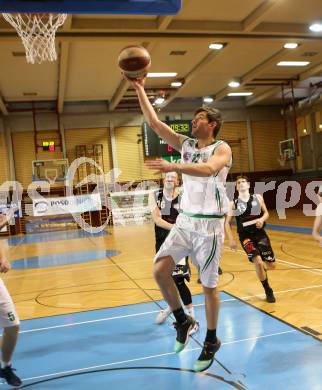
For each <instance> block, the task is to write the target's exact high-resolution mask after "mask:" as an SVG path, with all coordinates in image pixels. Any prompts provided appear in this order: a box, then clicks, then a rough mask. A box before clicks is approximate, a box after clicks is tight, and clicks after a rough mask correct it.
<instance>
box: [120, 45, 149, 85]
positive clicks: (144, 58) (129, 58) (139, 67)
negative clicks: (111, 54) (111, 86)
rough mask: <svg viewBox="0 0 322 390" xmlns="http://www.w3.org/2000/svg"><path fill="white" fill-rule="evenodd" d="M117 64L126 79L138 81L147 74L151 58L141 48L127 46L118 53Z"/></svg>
mask: <svg viewBox="0 0 322 390" xmlns="http://www.w3.org/2000/svg"><path fill="white" fill-rule="evenodd" d="M118 64H119V67H120V68H121V70H122V71H123V73H124V74H125V75H126V76H127V77H128V78H130V79H139V78H142V77H144V76H145V75H146V74H147V73H148V69H149V68H150V66H151V57H150V54H149V52H148V51H147V50H146V49H145V48H144V47H143V46H136V45H133V46H127V47H125V48H124V49H122V51H121V52H120V54H119V57H118Z"/></svg>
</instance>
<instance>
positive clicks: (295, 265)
mask: <svg viewBox="0 0 322 390" xmlns="http://www.w3.org/2000/svg"><path fill="white" fill-rule="evenodd" d="M224 248H225V249H228V250H229V251H230V252H231V253H235V254H237V252H238V253H243V254H244V253H245V252H244V251H242V250H241V249H237V251H232V250H231V249H230V248H229V247H228V246H224ZM67 253H68V252H63V253H61V255H62V256H63V255H66V254H67ZM152 258H153V255H151V259H152ZM106 259H107V260H108V259H109V258H108V257H106ZM15 260H19V259H13V260H12V261H15ZM276 260H277V261H279V262H281V263H285V264H289V265H291V266H293V268H299V271H304V272H310V273H313V274H316V275H320V274H321V273H322V270H320V269H317V268H311V267H308V266H305V265H303V264H299V263H293V262H290V261H286V260H282V259H280V258H276ZM95 261H106V260H104V259H103V260H95ZM144 261H145V260H144V259H143V260H142V259H141V260H133V261H122V262H120V263H119V262H117V265H115V264H111V263H108V264H100V265H92V266H84V265H83V266H82V267H73V264H71V265H70V267H72V268H64V269H56V270H50V271H45V272H33V273H28V269H27V270H16V269H14V268H13V269H12V270H14V271H18V272H19V271H27V272H26V273H24V274H23V275H12V274H9V275H8V274H7V275H5V278H4V279H8V280H9V279H17V278H25V277H26V276H28V277H33V276H39V275H41V276H42V275H47V274H53V273H59V272H75V271H85V270H89V269H96V268H103V267H117V266H122V265H123V264H124V265H127V264H137V263H142V262H144ZM146 261H147V262H149V263H150V258H149V259H148V260H146ZM64 267H69V266H68V265H65V266H64ZM38 270H39V271H42V269H41V268H38Z"/></svg>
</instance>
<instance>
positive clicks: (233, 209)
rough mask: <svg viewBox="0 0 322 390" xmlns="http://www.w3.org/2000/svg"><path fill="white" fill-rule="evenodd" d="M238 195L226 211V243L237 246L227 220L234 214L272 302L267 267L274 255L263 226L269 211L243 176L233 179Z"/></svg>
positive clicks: (272, 264) (272, 294)
mask: <svg viewBox="0 0 322 390" xmlns="http://www.w3.org/2000/svg"><path fill="white" fill-rule="evenodd" d="M236 188H237V192H238V197H237V198H236V199H234V200H233V201H232V202H231V203H230V208H229V213H228V215H227V217H226V221H225V229H226V234H227V237H228V240H229V246H230V248H231V249H233V250H237V243H236V241H235V240H234V237H233V234H232V231H231V227H230V222H231V219H232V218H233V216H235V218H236V222H237V232H238V235H239V240H240V242H241V245H242V247H243V249H244V251H245V252H246V254H247V256H248V259H249V261H251V262H252V263H253V264H254V266H255V270H256V274H257V277H258V279H259V280H260V282H261V283H262V285H263V287H264V290H265V294H266V300H267V302H270V303H273V302H275V297H274V293H273V290H272V288H271V287H270V285H269V284H268V278H267V272H266V269H274V268H275V256H274V253H273V249H272V247H271V243H270V240H269V238H268V236H267V234H266V232H265V230H264V226H265V221H266V220H267V219H268V217H269V214H268V211H267V208H266V205H265V202H264V199H263V197H262V196H261V195H259V194H253V195H251V194H250V193H249V188H250V184H249V181H248V179H247V177H246V176H238V177H237V181H236ZM264 264H265V265H264Z"/></svg>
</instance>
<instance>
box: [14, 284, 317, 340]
mask: <svg viewBox="0 0 322 390" xmlns="http://www.w3.org/2000/svg"><path fill="white" fill-rule="evenodd" d="M320 287H322V284H319V285H315V286H307V287H299V288H295V289H289V290H282V291H274V294H284V293H287V292H292V291H300V290H308V289H312V288H320ZM262 296H265V294H257V295H249V296H246V297H241V298H240V299H242V300H248V299H251V298H254V297H262ZM232 301H237V299H236V298H228V299H223V300H221V303H225V302H232ZM151 303H153V302H151ZM204 305H205V304H204V303H198V304H196V305H193V306H194V307H201V306H204ZM110 309H111V308H110ZM159 311H160V310H152V311H145V312H140V313H132V314H125V315H120V316H114V317H105V318H98V319H95V320H88V321H79V322H73V323H71V324H61V325H53V326H47V327H44V328H35V329H27V330H21V331H20V332H19V333H20V334H21V333H33V332H41V331H44V330H50V329H58V328H68V327H71V326H77V325H84V324H92V323H95V322H102V321H111V320H118V319H122V318H131V317H138V316H143V315H148V314H155V313H159ZM84 313H86V312H84ZM76 314H79V313H76ZM26 321H37V318H34V319H31V320H26Z"/></svg>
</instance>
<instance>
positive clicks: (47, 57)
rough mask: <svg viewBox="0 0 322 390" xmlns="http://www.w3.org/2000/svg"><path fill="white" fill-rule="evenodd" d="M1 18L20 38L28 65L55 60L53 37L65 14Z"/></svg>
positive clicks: (17, 15) (7, 16)
mask: <svg viewBox="0 0 322 390" xmlns="http://www.w3.org/2000/svg"><path fill="white" fill-rule="evenodd" d="M2 15H3V17H4V18H5V20H6V21H7V22H9V23H10V24H11V25H12V26H13V27H14V28H15V29H16V30H17V33H18V35H19V36H20V38H21V40H22V43H23V45H24V47H25V50H26V59H27V62H28V63H30V64H34V63H35V62H36V63H38V64H40V63H42V62H43V61H55V60H57V53H56V47H55V35H56V31H57V29H58V28H59V27H60V26H62V25H63V24H64V22H65V20H66V17H67V14H7V13H3V14H2Z"/></svg>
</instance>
